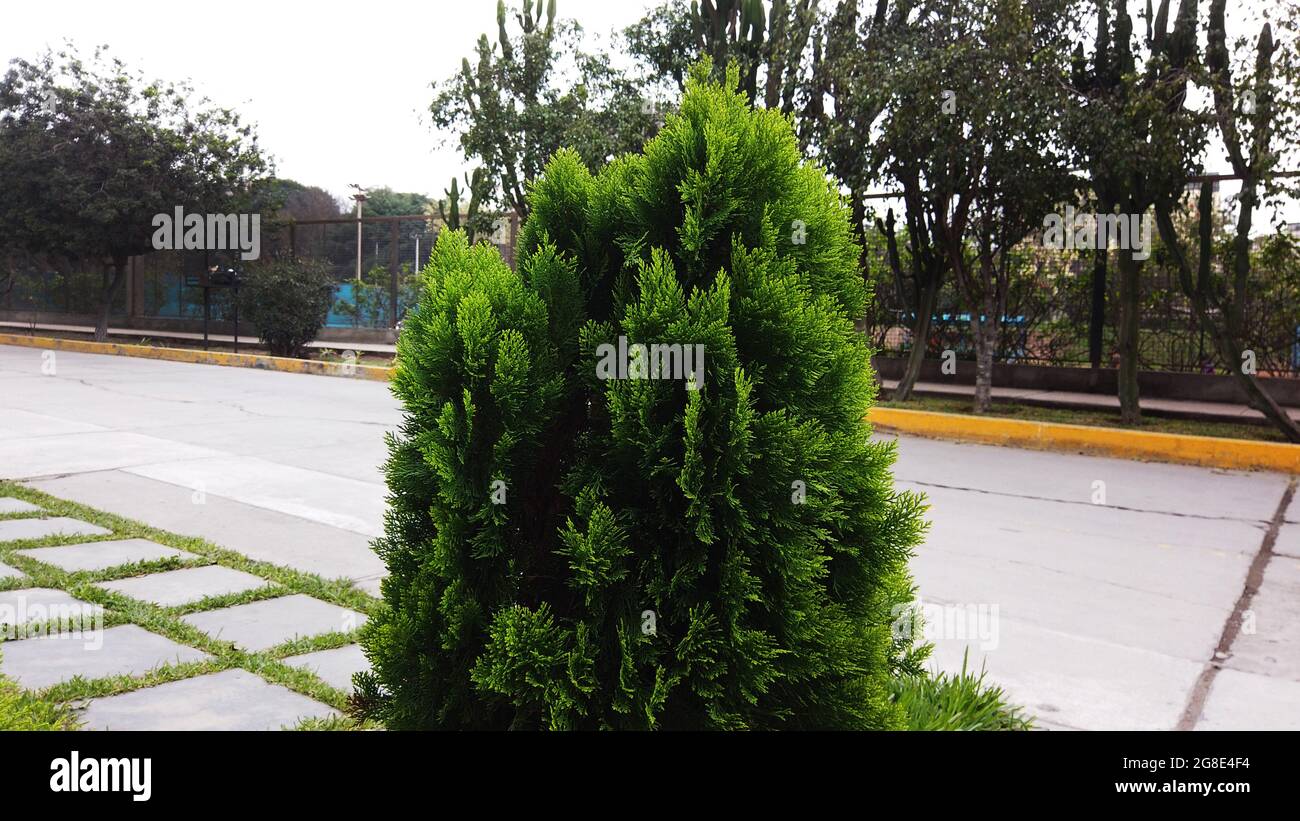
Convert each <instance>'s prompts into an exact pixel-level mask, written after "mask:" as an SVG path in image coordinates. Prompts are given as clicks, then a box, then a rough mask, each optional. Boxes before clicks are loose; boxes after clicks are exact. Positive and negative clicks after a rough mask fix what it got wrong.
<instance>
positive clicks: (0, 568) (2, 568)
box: [0, 562, 23, 579]
mask: <svg viewBox="0 0 1300 821" xmlns="http://www.w3.org/2000/svg"><path fill="white" fill-rule="evenodd" d="M22 577H23V574H22V573H21V572H20V571H18V570H15V569H14V568H12V567H10V566H9V565H7V564H5V563H4V562H0V579H21V578H22Z"/></svg>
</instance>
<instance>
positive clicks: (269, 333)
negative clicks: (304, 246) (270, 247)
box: [240, 257, 334, 356]
mask: <svg viewBox="0 0 1300 821" xmlns="http://www.w3.org/2000/svg"><path fill="white" fill-rule="evenodd" d="M333 304H334V277H333V276H332V275H331V274H330V270H329V267H328V266H327V265H326V264H325V263H324V262H322V261H320V260H314V259H291V258H287V257H284V258H272V259H268V260H265V261H260V262H258V263H256V264H254V265H251V266H249V268H248V271H247V272H246V273H245V276H244V282H243V284H242V285H241V287H240V307H241V310H242V313H243V316H244V317H247V318H248V321H249V322H251V323H252V325H253V327H254V328H256V329H257V335H258V336H259V337H260V338H261V340H262V344H263V345H265V346H266V347H267V349H268V350H270V351H271V353H272V354H274V355H276V356H300V355H301V354H302V352H303V346H304V345H306V344H307V343H308V342H311V341H312V340H313V339H315V338H316V335H317V334H318V333H319V332H320V329H321V327H322V326H324V324H325V319H326V317H327V316H328V315H329V310H330V306H331V305H333Z"/></svg>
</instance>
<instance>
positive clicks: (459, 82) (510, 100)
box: [430, 0, 654, 219]
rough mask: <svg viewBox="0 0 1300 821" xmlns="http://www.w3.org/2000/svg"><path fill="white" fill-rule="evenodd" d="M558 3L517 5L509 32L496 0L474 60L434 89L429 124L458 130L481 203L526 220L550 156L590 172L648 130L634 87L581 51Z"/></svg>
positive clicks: (576, 30) (649, 120)
mask: <svg viewBox="0 0 1300 821" xmlns="http://www.w3.org/2000/svg"><path fill="white" fill-rule="evenodd" d="M555 15H556V4H555V0H549V2H548V3H547V6H546V10H545V16H543V11H542V4H541V0H537V2H536V5H534V0H522V2H521V5H520V10H519V11H518V12H517V13H515V14H514V15H513V18H514V22H515V23H516V25H517V27H518V29H519V31H518V33H517V34H512V33H511V31H510V25H509V23H510V17H511V15H509V14H507V10H506V5H505V2H504V0H497V38H496V42H495V43H493V42H492V41H490V40H489V39H488V36H487V35H486V34H484V35H482V36H481V37H480V38H479V41H478V44H477V46H476V49H475V51H476V58H475V61H474V62H473V63H471V61H470V60H469V59H468V58H466V59H464V60H463V61H462V63H461V70H460V72H459V73H458V74H456V75H454V76H453V77H451V78H449V79H447V80H445V81H444V82H441V83H438V84H436V85H435V92H436V96H435V98H434V101H433V103H432V105H431V106H430V112H431V114H432V121H433V124H434V126H435V127H437V128H439V129H443V130H447V131H452V132H456V133H459V135H460V137H459V142H460V148H461V150H462V152H463V153H464V155H465V157H466V159H467V160H469V161H470V162H471V164H473V165H474V166H476V167H481V168H482V169H483V173H484V174H485V175H486V183H487V187H486V189H485V190H486V191H487V194H486V198H485V199H486V202H487V203H490V204H492V205H495V206H498V207H499V208H501V209H512V210H513V211H514V212H515V213H516V214H518V215H519V216H520V218H521V219H522V218H523V217H525V216H527V214H528V205H527V198H526V192H527V187H528V184H529V182H530V181H532V180H533V179H534V178H535V177H536V176H537V175H538V174H539V173H541V170H542V166H543V164H544V163H545V162H546V160H547V158H548V157H550V156H551V154H553V153H554V152H555V151H556V150H558V149H559V148H560V147H562V146H566V145H571V146H574V147H575V148H576V150H577V151H578V152H579V154H580V155H581V156H582V158H583V161H584V162H586V163H587V165H588V166H589V167H592V168H595V167H597V166H599V165H600V164H601V163H604V162H606V161H607V160H609V159H611V158H612V157H614V156H616V155H618V154H621V153H624V152H626V151H631V150H635V149H636V148H639V147H640V145H641V143H642V142H643V141H644V140H645V138H646V137H647V136H648V135H649V134H651V133H652V132H653V125H654V120H653V117H652V116H651V114H650V113H649V112H648V111H646V110H643V106H642V95H641V93H640V91H639V88H638V86H639V83H638V82H637V81H636V80H635V79H633V78H628V77H625V76H623V75H622V74H621V73H619V72H618V71H617V70H616V69H615V68H614V67H612V66H610V65H609V61H608V58H607V57H606V56H605V55H603V54H589V53H587V52H585V51H583V49H582V48H581V45H580V44H581V41H582V36H583V35H582V28H581V27H580V26H578V24H577V23H575V22H573V21H572V20H557V19H556V16H555Z"/></svg>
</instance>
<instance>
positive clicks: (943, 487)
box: [894, 476, 1269, 525]
mask: <svg viewBox="0 0 1300 821" xmlns="http://www.w3.org/2000/svg"><path fill="white" fill-rule="evenodd" d="M894 478H895V480H896V481H899V482H906V483H907V484H909V485H919V486H920V487H932V488H937V489H939V490H960V491H965V492H967V493H983V494H986V495H989V496H1002V497H1004V498H1008V499H1026V500H1029V501H1031V502H1055V503H1057V504H1062V505H1080V506H1082V507H1090V508H1105V509H1107V510H1123V511H1126V512H1129V513H1152V514H1155V515H1158V516H1176V517H1178V518H1180V519H1201V520H1204V521H1212V522H1246V523H1250V524H1265V525H1266V524H1269V521H1268V520H1267V519H1251V518H1244V517H1241V516H1210V515H1207V514H1204V513H1180V512H1179V511H1176V510H1152V509H1150V508H1144V507H1127V506H1125V505H1113V504H1109V503H1107V504H1104V505H1097V504H1093V503H1092V502H1087V501H1083V500H1074V499H1060V498H1056V497H1052V496H1034V495H1031V494H1026V493H1009V492H1007V491H1004V490H988V489H985V488H979V487H963V486H961V485H945V484H940V483H938V482H923V481H921V480H919V479H907V478H904V477H902V476H895V477H894Z"/></svg>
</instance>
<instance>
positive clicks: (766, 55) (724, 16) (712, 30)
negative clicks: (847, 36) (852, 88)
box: [624, 0, 817, 114]
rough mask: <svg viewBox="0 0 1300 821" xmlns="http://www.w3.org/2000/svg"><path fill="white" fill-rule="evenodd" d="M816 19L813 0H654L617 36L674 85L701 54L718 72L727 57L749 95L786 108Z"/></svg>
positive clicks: (803, 72)
mask: <svg viewBox="0 0 1300 821" xmlns="http://www.w3.org/2000/svg"><path fill="white" fill-rule="evenodd" d="M816 24H817V0H793V2H792V0H769V1H767V2H765V0H692V2H691V4H690V6H689V7H688V6H687V5H686V4H685V3H681V2H668V3H664V4H662V5H660V6H656V7H655V8H654V9H652V10H651V11H650V12H649V13H648V14H647V15H646V16H645V17H644V18H642V19H641V20H640V21H638V22H637V23H635V24H633V25H631V26H629V27H628V28H627V29H625V30H624V38H625V41H626V43H627V48H628V51H629V53H631V54H632V55H633V56H635V57H637V58H639V59H640V60H641V61H642V63H643V64H644V65H645V66H646V67H648V68H649V69H650V70H651V72H652V74H654V75H655V76H657V77H659V78H660V79H664V80H671V81H672V82H673V83H674V84H675V85H676V87H677V88H678V89H679V90H680V89H681V88H682V87H683V85H684V82H685V78H686V74H687V72H688V71H689V69H690V68H691V66H692V65H694V63H695V62H696V61H698V60H699V59H700V58H701V57H707V58H708V59H709V60H711V61H712V65H713V67H714V68H713V71H714V74H715V75H716V76H717V77H718V78H719V79H720V78H721V77H722V75H723V74H724V73H725V71H726V67H727V65H728V64H729V63H731V62H732V61H734V62H735V63H736V64H737V66H738V67H739V70H740V90H741V91H742V92H743V93H744V94H745V97H746V98H747V99H748V100H749V101H750V102H752V103H754V104H756V105H757V104H760V103H761V104H762V105H763V106H764V107H765V108H772V109H779V110H781V111H783V112H784V113H786V114H790V113H793V112H794V111H795V108H796V105H797V103H798V102H799V97H800V95H801V92H802V91H803V87H804V85H805V84H806V83H807V80H808V67H809V63H808V45H809V41H810V37H811V36H812V34H813V31H814V28H815V26H816Z"/></svg>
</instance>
